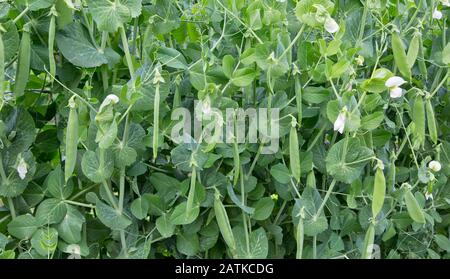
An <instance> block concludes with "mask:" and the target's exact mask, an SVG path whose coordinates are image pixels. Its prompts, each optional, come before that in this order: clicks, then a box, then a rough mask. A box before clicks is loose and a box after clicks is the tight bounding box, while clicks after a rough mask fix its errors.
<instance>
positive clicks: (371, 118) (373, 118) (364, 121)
mask: <svg viewBox="0 0 450 279" xmlns="http://www.w3.org/2000/svg"><path fill="white" fill-rule="evenodd" d="M383 120H384V113H383V112H382V111H377V112H374V113H372V114H369V115H366V116H363V117H362V118H361V128H363V129H365V130H367V131H372V130H375V129H377V128H378V127H379V126H380V125H381V122H383Z"/></svg>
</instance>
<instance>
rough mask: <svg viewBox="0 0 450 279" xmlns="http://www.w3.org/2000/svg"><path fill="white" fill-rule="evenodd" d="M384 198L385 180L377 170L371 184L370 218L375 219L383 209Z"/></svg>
mask: <svg viewBox="0 0 450 279" xmlns="http://www.w3.org/2000/svg"><path fill="white" fill-rule="evenodd" d="M385 196H386V180H385V178H384V173H383V170H382V169H381V168H377V170H376V172H375V179H374V184H373V200H372V217H373V218H376V217H377V215H378V213H380V211H381V209H382V208H383V204H384V199H385Z"/></svg>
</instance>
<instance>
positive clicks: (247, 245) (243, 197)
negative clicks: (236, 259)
mask: <svg viewBox="0 0 450 279" xmlns="http://www.w3.org/2000/svg"><path fill="white" fill-rule="evenodd" d="M238 167H240V168H241V173H242V172H243V171H244V170H243V169H242V166H238ZM241 202H242V205H244V206H245V186H244V176H243V175H241ZM246 219H247V218H246V214H245V212H244V210H242V223H243V224H244V231H245V243H246V248H247V253H250V237H249V233H248V227H247V221H246Z"/></svg>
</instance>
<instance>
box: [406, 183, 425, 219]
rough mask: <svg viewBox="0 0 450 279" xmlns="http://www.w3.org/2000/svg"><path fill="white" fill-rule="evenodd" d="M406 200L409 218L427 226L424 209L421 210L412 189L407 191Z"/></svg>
mask: <svg viewBox="0 0 450 279" xmlns="http://www.w3.org/2000/svg"><path fill="white" fill-rule="evenodd" d="M404 198H405V204H406V209H407V210H408V214H409V217H411V219H413V220H414V222H417V223H421V224H425V216H424V215H423V211H422V208H420V206H419V203H418V202H417V200H416V198H415V197H414V195H413V194H412V193H411V190H410V189H407V190H406V192H405V195H404Z"/></svg>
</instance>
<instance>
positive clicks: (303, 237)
mask: <svg viewBox="0 0 450 279" xmlns="http://www.w3.org/2000/svg"><path fill="white" fill-rule="evenodd" d="M446 4H447V5H446ZM439 13H441V16H439ZM449 16H450V8H449V7H448V1H447V2H445V1H438V0H432V1H421V0H420V1H419V0H415V1H405V0H400V1H387V0H373V1H358V0H344V1H331V0H295V1H294V0H276V1H272V0H252V1H250V0H237V1H225V0H204V1H185V0H142V1H141V0H87V1H81V0H20V1H19V0H18V1H2V2H1V3H0V42H1V43H0V258H67V257H69V256H73V254H77V256H81V257H83V258H163V257H166V258H206V257H208V258H243V259H254V258H294V257H296V258H372V257H378V256H379V257H381V258H449V257H450V240H449V224H450V187H449V186H450V182H449V180H448V177H450V110H449V106H448V104H449V103H450V94H448V89H449V85H450V73H449V66H450V43H449V42H448V38H450V31H449V30H450V29H449V28H448V22H449ZM197 100H200V101H201V102H202V104H203V102H206V103H207V104H211V106H213V107H215V108H217V110H218V111H221V112H225V111H226V110H227V109H230V108H233V109H236V108H243V109H248V108H254V109H258V108H270V109H275V108H276V109H279V112H280V118H279V121H278V124H279V127H280V129H279V132H280V133H279V136H280V137H279V148H278V149H277V151H276V152H275V153H274V154H265V153H264V152H262V151H261V150H262V146H263V144H259V143H257V144H255V143H248V142H247V141H245V142H244V143H242V142H239V141H234V140H233V142H230V143H228V142H227V143H210V142H207V141H206V140H202V138H200V137H198V136H197V135H191V137H190V138H189V140H188V141H187V142H184V143H181V144H180V143H177V142H176V141H175V140H174V139H173V138H172V135H171V130H172V128H173V127H175V126H176V125H177V123H178V122H177V120H174V119H173V118H172V112H173V111H174V110H175V109H176V108H180V107H183V108H187V109H189V110H190V111H194V110H198V109H199V108H198V107H196V102H195V101H197ZM201 109H203V110H207V109H208V108H207V107H206V108H201ZM201 109H200V110H201ZM209 121H210V122H209V123H213V124H214V123H215V122H217V121H214V120H211V119H210V120H209ZM260 121H264V120H260ZM259 132H262V131H259ZM247 133H250V129H249V128H248V127H246V135H247ZM184 136H186V135H184ZM373 245H378V246H379V247H380V249H379V250H377V249H375V250H374V249H372V248H373V247H374V246H373ZM374 251H375V252H376V251H379V254H376V253H374Z"/></svg>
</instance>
